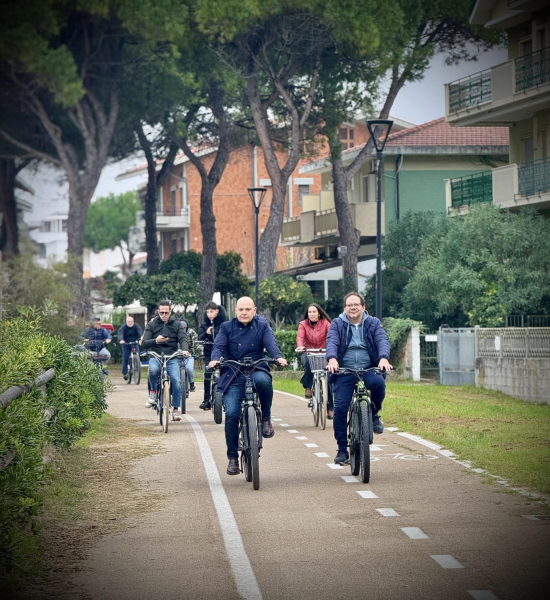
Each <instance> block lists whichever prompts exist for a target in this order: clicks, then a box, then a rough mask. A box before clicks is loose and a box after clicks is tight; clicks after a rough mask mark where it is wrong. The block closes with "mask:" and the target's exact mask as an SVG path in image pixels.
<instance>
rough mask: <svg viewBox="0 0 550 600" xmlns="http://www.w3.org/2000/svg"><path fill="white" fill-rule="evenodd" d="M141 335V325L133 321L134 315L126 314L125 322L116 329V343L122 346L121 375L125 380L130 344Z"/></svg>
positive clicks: (130, 349)
mask: <svg viewBox="0 0 550 600" xmlns="http://www.w3.org/2000/svg"><path fill="white" fill-rule="evenodd" d="M142 335H143V330H142V329H141V327H140V326H139V325H138V324H137V323H134V317H132V316H130V315H128V316H127V317H126V323H125V324H124V325H121V326H120V328H119V330H118V343H119V344H120V345H121V346H122V377H124V379H125V380H126V379H128V361H129V360H130V353H131V352H132V345H136V344H137V343H138V342H139V340H140V339H141V336H142Z"/></svg>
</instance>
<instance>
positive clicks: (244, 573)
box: [185, 414, 262, 600]
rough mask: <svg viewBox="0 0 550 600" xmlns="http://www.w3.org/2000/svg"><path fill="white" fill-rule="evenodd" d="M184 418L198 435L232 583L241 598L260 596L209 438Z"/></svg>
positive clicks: (257, 599)
mask: <svg viewBox="0 0 550 600" xmlns="http://www.w3.org/2000/svg"><path fill="white" fill-rule="evenodd" d="M185 418H186V419H187V421H188V422H189V423H191V427H192V428H193V431H194V433H195V437H196V438H197V443H198V445H199V450H200V453H201V457H202V462H203V464H204V470H205V472H206V478H207V480H208V485H209V487H210V493H211V494H212V500H213V501H214V506H215V507H216V512H217V514H218V520H219V523H220V528H221V531H222V537H223V541H224V544H225V550H226V552H227V558H228V560H229V564H230V565H231V571H232V573H233V579H234V580H235V585H236V586H237V591H238V592H239V595H240V596H241V598H245V599H246V600H262V593H261V591H260V587H259V585H258V581H257V580H256V576H255V575H254V571H253V569H252V565H251V564H250V560H249V558H248V555H247V553H246V550H245V548H244V543H243V539H242V537H241V533H240V531H239V526H238V525H237V521H236V520H235V515H234V514H233V510H232V509H231V505H230V504H229V500H228V499H227V495H226V493H225V490H224V488H223V485H222V481H221V478H220V474H219V472H218V468H217V467H216V462H215V461H214V456H213V455H212V450H211V449H210V445H209V444H208V440H207V439H206V436H205V435H204V431H203V430H202V428H201V426H200V425H199V423H197V421H196V420H195V419H194V418H193V417H192V416H191V415H188V414H186V415H185Z"/></svg>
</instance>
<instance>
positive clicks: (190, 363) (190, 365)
mask: <svg viewBox="0 0 550 600" xmlns="http://www.w3.org/2000/svg"><path fill="white" fill-rule="evenodd" d="M180 323H181V324H182V327H183V331H185V333H186V334H187V344H188V346H189V347H192V345H193V342H195V341H196V340H197V332H196V331H195V330H194V329H191V328H190V327H189V325H188V323H187V321H186V320H185V319H183V318H182V319H180ZM183 364H184V366H185V370H186V371H187V378H188V379H189V391H190V392H194V391H195V359H194V358H193V357H192V356H188V357H187V358H184V359H183Z"/></svg>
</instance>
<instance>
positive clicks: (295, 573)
mask: <svg viewBox="0 0 550 600" xmlns="http://www.w3.org/2000/svg"><path fill="white" fill-rule="evenodd" d="M144 374H145V372H144ZM114 382H115V384H116V385H117V388H116V390H115V392H114V393H113V394H112V395H111V396H110V397H109V412H110V413H112V414H113V415H115V416H117V417H121V418H128V419H135V420H138V421H139V426H141V427H145V428H147V429H149V430H152V431H153V432H155V433H156V434H158V436H159V439H160V440H161V441H162V447H163V451H162V452H161V453H159V454H157V455H155V456H152V457H149V458H146V459H143V460H140V461H139V462H138V463H137V464H134V465H129V467H128V468H129V469H131V470H132V471H131V472H132V474H133V475H134V477H135V478H136V479H137V480H138V481H139V484H140V486H141V487H142V488H143V490H144V491H145V492H147V491H158V490H162V491H163V492H165V496H164V500H163V501H162V503H161V504H160V505H158V506H152V507H151V512H150V513H149V514H148V515H146V516H144V517H139V518H133V517H132V515H126V517H127V519H128V524H129V525H130V528H129V529H128V530H127V531H125V532H123V533H120V534H115V535H112V536H108V537H106V538H103V539H102V540H101V541H100V542H99V543H98V544H97V545H96V547H95V548H94V549H93V552H92V554H91V556H90V557H89V560H88V561H87V564H86V565H85V569H84V571H83V572H82V573H81V574H80V575H79V576H78V579H77V580H76V583H78V584H79V586H82V587H83V588H84V590H85V591H86V592H87V593H88V594H89V595H90V597H91V598H93V599H98V600H99V599H102V600H106V599H108V600H111V599H113V600H114V599H117V600H126V599H128V600H130V599H132V600H140V599H142V598H143V599H147V600H149V599H151V598H158V599H169V600H172V599H174V600H176V599H178V600H179V599H182V598H193V599H203V598H204V599H207V598H208V599H210V598H217V599H220V600H225V599H228V600H229V599H233V598H240V597H243V598H254V599H259V598H264V599H265V600H269V599H273V600H275V599H282V598H298V599H315V600H324V599H327V600H328V599H331V600H339V599H347V598H356V599H363V598H370V599H376V600H386V599H387V600H417V599H418V600H420V599H426V600H434V599H438V600H454V599H457V600H458V599H464V598H475V599H477V600H495V599H498V600H520V599H525V600H537V599H539V598H540V599H542V598H544V599H546V598H548V597H549V590H550V586H549V582H550V576H549V573H550V569H549V566H550V543H549V541H550V522H549V521H547V520H534V519H533V518H532V517H533V516H534V515H543V514H545V513H547V511H545V509H544V508H543V507H542V506H541V504H540V503H539V502H536V501H532V500H529V499H526V498H525V497H522V496H519V495H517V494H512V493H508V492H507V490H506V488H505V487H504V486H503V485H499V484H498V483H494V484H490V485H489V484H487V483H484V482H483V477H482V475H480V474H477V473H473V472H472V471H471V470H469V469H467V468H465V467H464V466H462V465H460V464H458V463H457V462H456V461H453V460H451V459H449V458H448V457H446V456H445V455H444V454H445V451H443V453H441V452H438V451H437V450H433V449H430V448H429V447H426V446H425V445H422V444H420V443H417V442H416V441H414V440H411V439H408V438H406V437H403V436H401V435H399V433H401V432H390V431H388V430H387V429H386V431H385V432H384V433H383V434H382V435H379V436H376V438H375V442H376V444H377V445H376V446H374V447H373V452H372V457H373V462H372V465H371V481H370V483H369V484H363V483H361V482H360V480H359V478H356V480H355V481H346V480H345V479H344V477H346V478H347V479H350V475H351V472H350V469H349V467H347V466H346V467H345V468H341V469H334V468H331V467H330V466H329V465H332V466H334V465H333V459H334V456H335V455H336V443H335V441H334V436H333V431H332V426H331V422H329V424H328V426H327V429H326V430H325V431H323V430H321V429H320V428H316V427H314V426H313V419H312V417H311V413H310V412H309V411H308V409H307V405H306V403H305V402H303V401H302V400H300V399H298V398H296V397H292V396H290V395H284V394H281V393H277V392H276V393H275V398H274V403H273V418H274V421H273V424H274V426H275V436H274V437H273V438H271V439H268V440H265V442H264V449H263V450H262V452H261V458H260V472H261V487H260V490H259V491H254V490H253V489H252V484H251V483H247V482H246V481H245V478H244V475H239V476H229V475H227V474H226V468H227V458H226V448H225V437H224V430H223V425H216V424H215V423H214V420H213V416H212V413H211V412H203V411H201V410H199V408H198V405H199V403H200V402H201V400H202V384H197V392H195V393H191V395H190V398H189V400H188V415H189V420H187V419H186V417H183V419H182V421H181V422H178V423H171V424H170V428H169V431H168V434H164V433H162V431H161V428H160V425H159V423H158V420H157V419H156V414H155V413H153V411H152V410H151V409H147V408H145V406H144V403H145V399H146V393H147V386H146V382H145V381H142V383H141V385H139V386H134V385H131V386H129V385H126V384H125V382H123V381H122V379H116V378H115V380H114ZM382 416H383V415H382ZM275 419H278V420H275ZM325 455H328V456H325ZM495 475H498V474H495ZM527 517H531V518H527ZM228 549H229V553H228Z"/></svg>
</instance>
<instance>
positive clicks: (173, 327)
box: [143, 300, 189, 421]
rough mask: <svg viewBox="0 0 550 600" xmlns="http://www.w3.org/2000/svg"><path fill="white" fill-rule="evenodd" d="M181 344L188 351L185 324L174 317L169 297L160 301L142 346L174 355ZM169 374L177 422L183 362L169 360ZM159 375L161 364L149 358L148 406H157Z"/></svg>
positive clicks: (179, 418)
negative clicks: (183, 325) (181, 363)
mask: <svg viewBox="0 0 550 600" xmlns="http://www.w3.org/2000/svg"><path fill="white" fill-rule="evenodd" d="M178 345H179V347H180V348H181V349H182V350H183V351H185V352H187V351H188V350H189V346H188V344H187V334H186V333H185V331H184V329H183V327H182V324H181V323H180V322H179V321H178V320H176V319H175V318H174V317H173V316H172V309H171V308H170V302H169V301H168V300H162V301H161V302H160V303H159V309H158V315H157V316H156V317H155V318H154V319H153V320H152V321H150V322H149V323H148V324H147V327H146V328H145V333H144V334H143V347H144V348H145V349H146V350H152V351H153V352H156V353H157V354H162V352H164V353H165V355H170V354H173V353H174V352H175V351H176V350H177V349H178ZM167 370H168V375H170V380H171V382H172V406H173V407H174V413H173V414H174V421H181V416H180V411H179V408H180V403H181V380H180V361H179V360H169V361H168V363H167ZM159 374H160V363H159V361H158V360H157V359H156V358H154V357H152V356H151V357H150V358H149V389H150V392H149V398H148V399H147V402H146V403H145V406H146V407H147V408H150V407H151V406H155V404H156V401H157V379H158V376H159Z"/></svg>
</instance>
